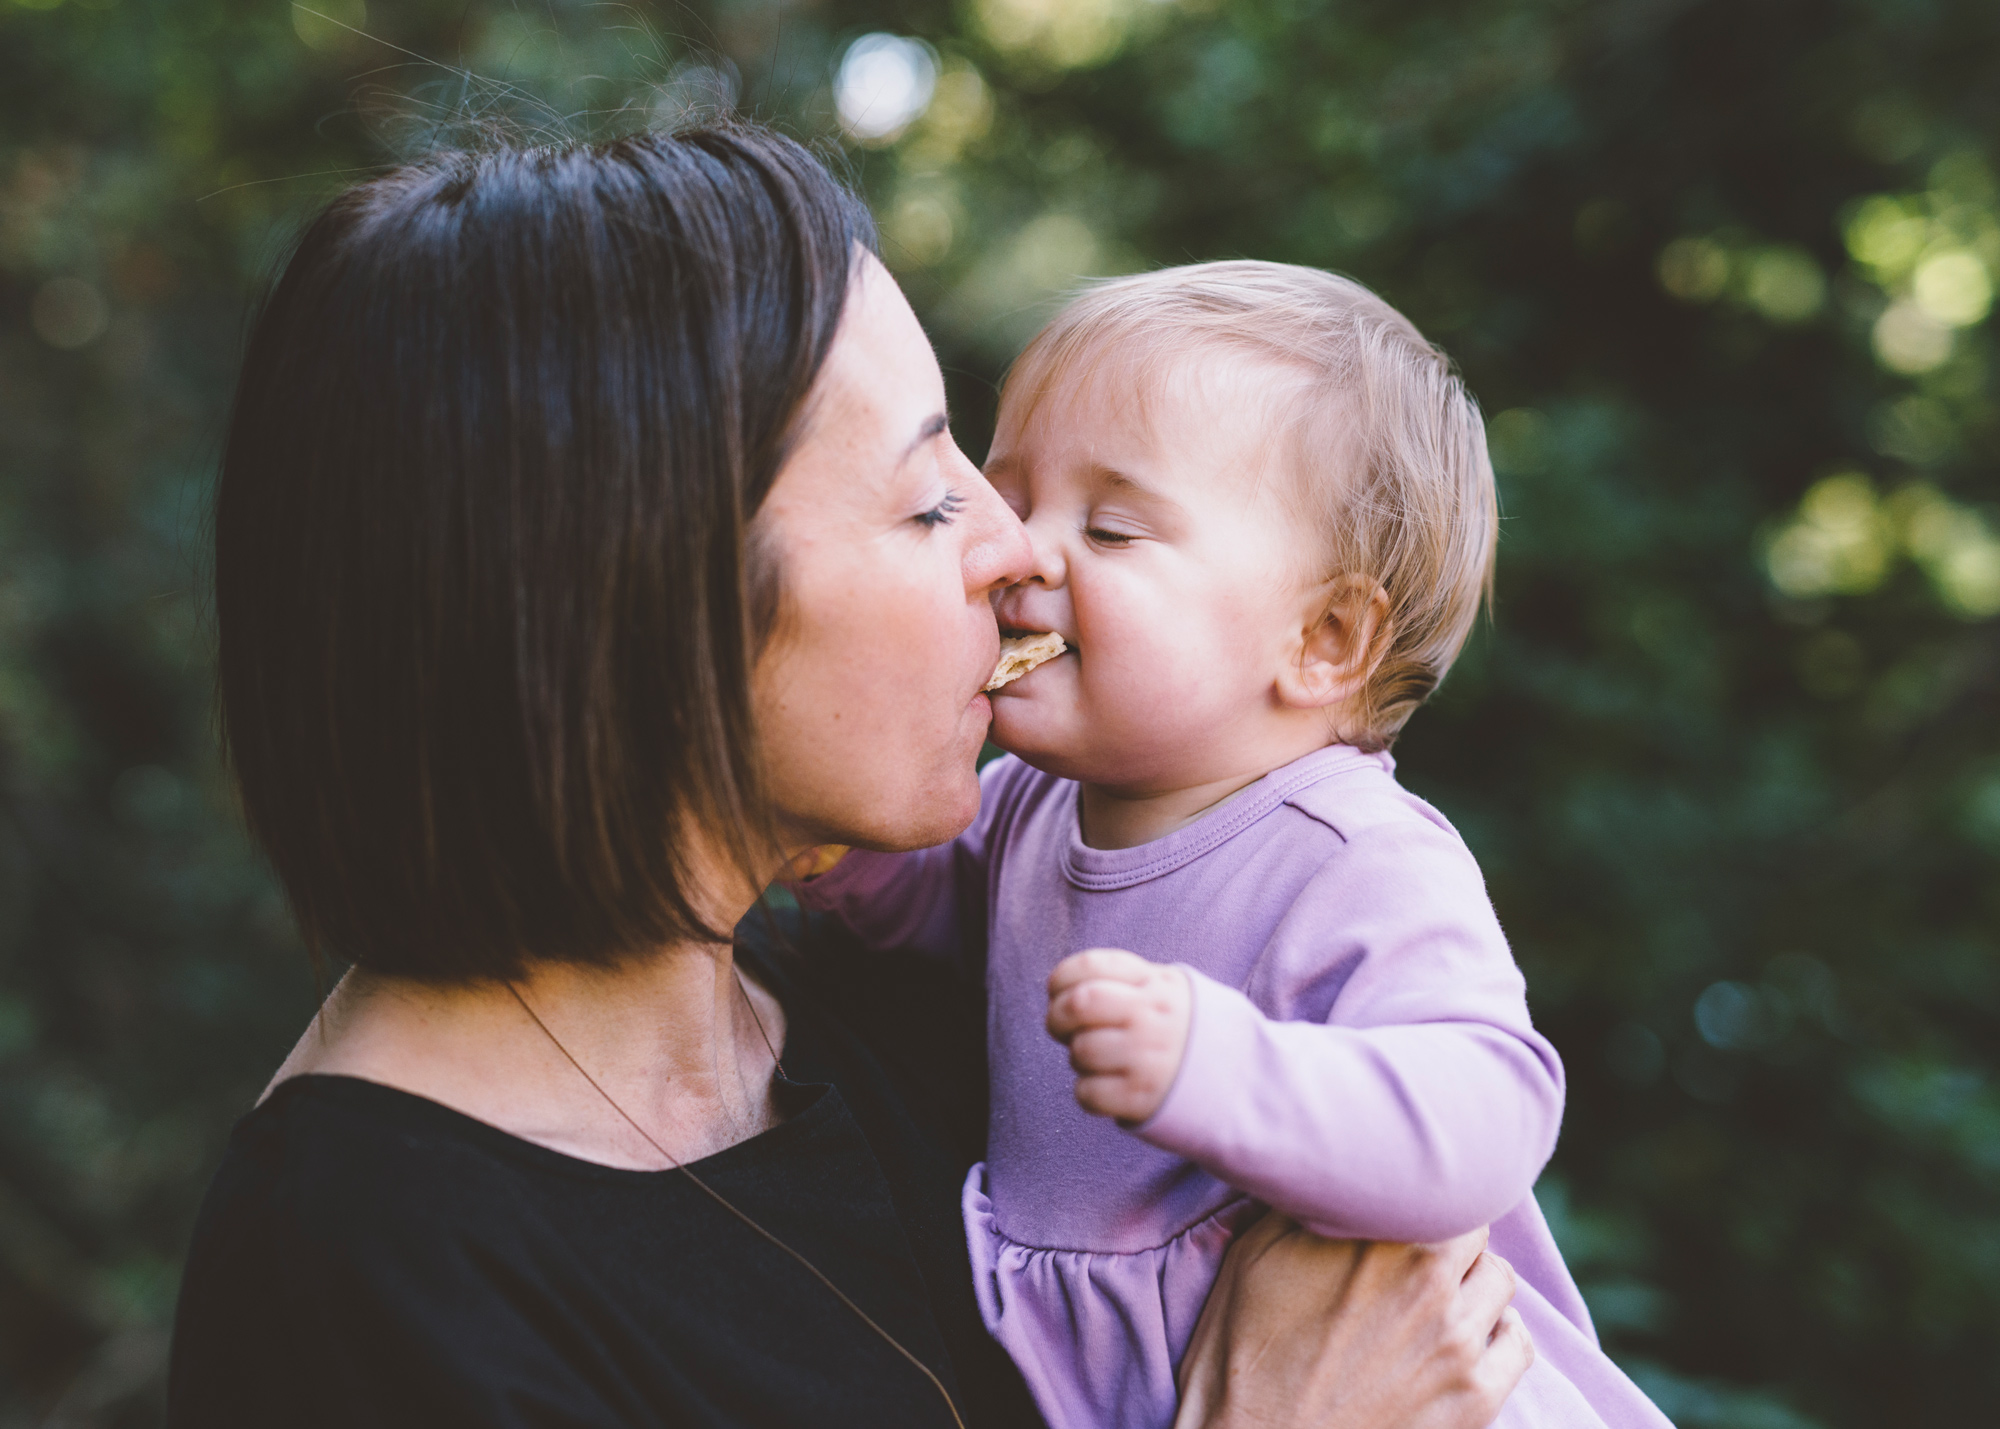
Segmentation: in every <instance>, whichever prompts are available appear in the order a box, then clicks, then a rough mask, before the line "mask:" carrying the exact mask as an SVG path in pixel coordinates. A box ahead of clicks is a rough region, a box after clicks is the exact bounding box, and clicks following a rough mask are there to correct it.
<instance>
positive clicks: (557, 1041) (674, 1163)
mask: <svg viewBox="0 0 2000 1429" xmlns="http://www.w3.org/2000/svg"><path fill="white" fill-rule="evenodd" d="M730 971H731V972H732V973H734V974H735V977H736V990H737V991H738V992H739V993H741V994H742V996H743V1005H744V1006H745V1007H747V1008H749V1009H750V1019H751V1021H753V1022H755V1023H756V1024H757V1032H758V1035H759V1036H761V1037H762V1038H763V1039H764V1048H765V1050H766V1051H768V1052H769V1053H770V1054H771V1065H772V1066H774V1067H776V1068H777V1070H778V1075H779V1076H781V1077H782V1076H784V1075H785V1068H784V1064H783V1063H781V1062H780V1061H779V1060H778V1049H777V1048H775V1047H773V1046H772V1045H771V1034H770V1033H769V1032H766V1031H765V1030H764V1019H763V1018H762V1017H759V1016H758V1015H757V1004H756V1003H754V1002H752V1001H751V1000H750V989H748V988H747V987H745V986H744V985H743V974H742V973H741V972H737V971H736V970H735V969H734V968H732V969H731V970H730ZM507 991H509V992H511V993H513V994H514V1001H516V1002H518V1003H520V1004H521V1011H523V1012H525V1013H527V1014H528V1017H529V1019H530V1020H531V1021H533V1022H534V1024H535V1026H537V1027H539V1028H541V1029H542V1035H543V1036H544V1037H546V1038H548V1039H549V1041H550V1042H551V1043H552V1044H554V1046H555V1049H556V1050H557V1051H558V1052H560V1053H562V1055H563V1060H564V1061H566V1062H568V1063H569V1064H570V1065H571V1066H572V1067H574V1068H576V1071H577V1075H578V1076H580V1077H582V1078H583V1079H584V1080H585V1081H586V1082H589V1083H590V1085H591V1088H592V1090H594V1091H595V1092H596V1093H597V1094H598V1095H599V1096H601V1097H603V1098H604V1102H605V1105H606V1106H609V1107H610V1108H611V1109H612V1110H613V1111H615V1112H617V1113H618V1115H619V1116H621V1117H622V1118H624V1120H625V1124H626V1125H627V1126H629V1127H631V1128H632V1129H633V1130H634V1131H636V1132H638V1133H639V1135H640V1136H642V1137H644V1138H645V1140H646V1144H647V1145H648V1146H650V1147H652V1148H653V1150H655V1151H657V1152H659V1153H660V1155H661V1156H663V1157H665V1158H666V1162H667V1165H668V1167H669V1168H671V1169H672V1170H675V1171H678V1172H680V1173H681V1175H683V1176H685V1177H687V1178H688V1180H690V1181H692V1182H694V1184H695V1185H696V1186H699V1187H700V1188H701V1190H702V1191H703V1192H704V1193H705V1194H706V1195H707V1196H708V1198H709V1199H710V1200H712V1201H714V1202H715V1203H716V1204H717V1205H718V1206H720V1207H722V1209H723V1210H725V1211H727V1212H729V1214H730V1215H732V1216H734V1217H736V1219H737V1220H739V1221H741V1222H743V1224H744V1225H746V1226H748V1227H749V1228H750V1229H751V1230H753V1231H755V1232H756V1233H757V1234H758V1235H760V1236H762V1237H763V1238H764V1239H765V1240H767V1241H769V1242H770V1243H771V1244H772V1245H774V1246H776V1247H777V1248H778V1249H779V1250H782V1251H783V1252H784V1253H785V1254H786V1255H789V1256H790V1257H791V1258H792V1259H793V1260H796V1261H797V1262H798V1263H799V1264H800V1265H802V1266H804V1267H805V1268H806V1271H807V1273H808V1274H810V1275H811V1276H812V1278H813V1279H815V1280H817V1281H818V1282H819V1283H820V1284H822V1285H824V1286H825V1287H826V1288H827V1289H828V1290H829V1291H831V1292H832V1293H833V1297H834V1298H835V1299H836V1300H838V1301H840V1303H841V1304H843V1305H845V1306H846V1307H847V1308H848V1309H850V1310H852V1311H853V1312H854V1313H855V1315H856V1316H857V1317H858V1318H859V1319H860V1321H861V1323H862V1324H864V1325H866V1326H867V1327H868V1328H869V1329H871V1330H873V1331H874V1332H875V1333H876V1334H877V1335H879V1336H880V1337H881V1338H882V1340H883V1342H884V1343H885V1344H887V1345H888V1346H889V1348H890V1349H892V1350H894V1351H895V1352H896V1353H897V1354H899V1355H901V1356H902V1357H903V1358H904V1359H906V1360H908V1361H909V1362H910V1363H911V1364H913V1365H915V1366H916V1368H917V1372H918V1373H920V1374H921V1375H923V1377H924V1378H925V1379H927V1380H929V1381H930V1382H931V1386H932V1388H934V1389H936V1390H937V1392H938V1394H939V1395H940V1396H941V1397H942V1398H943V1399H944V1407H945V1408H946V1409H947V1410H949V1411H950V1413H951V1420H952V1423H954V1424H956V1425H957V1426H958V1429H965V1421H964V1420H963V1419H961V1418H960V1417H959V1413H958V1406H957V1405H956V1404H954V1403H953V1402H952V1398H951V1392H950V1391H949V1390H947V1389H946V1388H945V1387H944V1382H943V1381H942V1380H940V1379H939V1378H938V1377H937V1376H936V1375H935V1374H933V1373H932V1372H931V1367H930V1366H929V1365H927V1364H925V1363H924V1362H923V1361H922V1360H920V1359H918V1358H917V1357H916V1356H915V1355H914V1354H912V1353H910V1351H909V1350H908V1349H906V1348H904V1346H903V1342H902V1341H901V1340H899V1339H897V1338H896V1337H895V1336H894V1335H892V1334H890V1333H889V1332H888V1331H887V1330H885V1329H883V1328H882V1327H881V1326H880V1325H878V1324H876V1323H875V1321H874V1319H873V1318H872V1317H871V1316H870V1315H869V1313H868V1312H867V1311H866V1310H864V1309H862V1308H861V1307H860V1306H859V1305H857V1304H855V1303H854V1302H853V1301H852V1300H850V1299H849V1298H848V1297H847V1293H846V1292H845V1291H843V1290H842V1289H841V1288H840V1287H839V1286H838V1285H835V1284H834V1283H833V1282H832V1281H831V1280H829V1279H827V1278H826V1275H825V1273H824V1272H823V1271H821V1270H820V1268H819V1267H818V1266H817V1265H814V1264H813V1263H812V1262H811V1261H810V1260H807V1259H806V1258H805V1257H804V1256H803V1255H801V1254H799V1253H798V1252H797V1251H796V1250H793V1249H792V1248H791V1247H790V1246H788V1245H786V1244H785V1243H784V1242H783V1241H781V1240H779V1239H778V1238H777V1237H776V1236H774V1235H772V1234H771V1233H770V1232H769V1231H767V1230H765V1229H764V1228H763V1227H762V1226H760V1225H758V1224H757V1222H755V1221H753V1220H751V1219H750V1217H749V1216H748V1215H747V1214H746V1213H745V1212H743V1211H740V1210H738V1209H737V1208H736V1206H735V1205H734V1204H732V1203H731V1202H730V1201H729V1200H728V1199H727V1198H726V1197H725V1196H724V1195H723V1194H722V1193H721V1192H720V1191H718V1190H716V1189H715V1187H713V1186H711V1185H709V1184H708V1182H706V1181H704V1180H702V1179H701V1177H699V1176H697V1175H695V1174H694V1172H692V1171H690V1170H689V1169H688V1168H687V1167H686V1166H684V1165H683V1164H682V1163H681V1162H680V1160H679V1159H678V1158H676V1157H675V1156H674V1154H673V1153H672V1152H670V1151H668V1150H667V1148H666V1147H664V1146H662V1145H660V1143H659V1142H658V1141H656V1140H654V1139H653V1134H652V1133H651V1132H649V1131H647V1130H646V1128H645V1127H643V1126H641V1125H639V1123H638V1122H636V1121H634V1120H633V1119H632V1114H631V1113H630V1112H628V1111H626V1110H625V1108H624V1107H622V1106H620V1105H618V1100H617V1098H615V1097H613V1096H612V1095H611V1093H610V1092H607V1091H606V1090H605V1089H604V1084H603V1083H602V1082H599V1081H598V1080H597V1078H595V1077H593V1076H591V1075H590V1073H589V1072H588V1071H586V1070H584V1065H583V1063H581V1062H579V1061H577V1059H576V1058H575V1057H574V1056H572V1055H571V1053H570V1050H569V1048H567V1047H565V1046H563V1044H562V1039H561V1038H560V1037H558V1036H556V1034H555V1033H554V1032H551V1031H550V1030H549V1024H548V1023H546V1022H544V1021H542V1019H541V1017H540V1015H539V1014H537V1013H536V1011H535V1009H534V1008H532V1007H530V1006H528V999H527V998H525V997H523V996H521V990H520V989H519V988H518V987H515V986H514V984H513V983H511V982H510V983H508V984H507Z"/></svg>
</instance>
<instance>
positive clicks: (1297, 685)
mask: <svg viewBox="0 0 2000 1429" xmlns="http://www.w3.org/2000/svg"><path fill="white" fill-rule="evenodd" d="M1390 623H1391V622H1390V620H1389V592H1388V591H1386V590H1384V589H1383V588H1382V583H1381V582H1380V581H1378V580H1376V579H1375V578H1374V577H1373V576H1364V575H1356V574H1353V573H1349V574H1347V575H1341V576H1335V577H1334V578H1333V579H1332V580H1330V581H1327V582H1325V583H1324V584H1321V585H1318V586H1315V587H1314V588H1313V589H1312V591H1311V592H1309V594H1308V603H1307V605H1306V607H1305V620H1304V621H1303V622H1302V623H1301V627H1300V634H1299V648H1298V658H1297V659H1296V660H1294V661H1291V662H1289V663H1288V665H1287V666H1286V667H1285V668H1284V669H1282V670H1280V671H1279V672H1278V698H1279V699H1280V700H1281V701H1283V702H1284V703H1285V704H1286V705H1287V706H1289V707H1290V708H1292V709H1333V708H1337V707H1338V706H1341V705H1344V704H1346V703H1347V702H1348V701H1349V700H1352V699H1353V698H1354V697H1355V696H1357V695H1359V694H1360V693H1361V690H1362V688H1363V687H1364V686H1366V685H1367V683H1368V680H1369V677H1370V676H1372V675H1373V674H1374V673H1375V669H1376V667H1377V666H1378V665H1380V664H1381V663H1382V657H1383V656H1384V655H1386V654H1387V653H1388V651H1389V633H1390V631H1389V627H1390Z"/></svg>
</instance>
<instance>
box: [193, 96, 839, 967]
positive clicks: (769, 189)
mask: <svg viewBox="0 0 2000 1429" xmlns="http://www.w3.org/2000/svg"><path fill="white" fill-rule="evenodd" d="M872 244H873V234H872V229H871V227H870V224H869V220H868V215H867V212H866V210H865V209H864V208H863V207H862V206H861V205H860V203H859V202H858V201H857V200H856V199H855V198H854V197H853V196H852V195H851V194H849V193H848V192H846V191H845V190H844V189H842V187H841V186H840V185H839V184H838V183H837V182H836V181H835V180H834V178H833V177H832V176H831V175H830V174H829V173H828V172H827V171H826V169H825V168H823V167H822V166H821V165H820V164H819V162H818V161H817V160H815V159H814V158H813V157H812V156H811V155H810V154H808V153H807V152H806V151H805V150H804V149H802V148H801V147H799V146H798V145H797V144H795V143H793V142H791V141H790V140H788V139H784V138H782V137H780V136H778V135H776V134H773V133H770V132H768V131H765V130H762V129H758V128H754V127H750V126H747V125H739V124H728V125H721V126H711V127H707V128H701V129H695V130H690V131H686V132H682V133H676V134H642V135H636V136H632V137H628V138H624V139H619V140H617V141H615V142H612V143H607V144H602V145H596V146H576V147H571V148H553V149H500V150H497V151H489V152H481V153H465V154H446V155H442V156H439V157H435V158H431V159H426V160H424V161H422V162H419V163H415V164H411V165H409V166H406V167H404V168H400V169H398V170H396V171H395V172H393V173H390V174H387V175H385V176H383V177H381V178H378V179H375V180H372V181H370V182H368V183H365V184H362V185H360V186H358V187H356V188H354V189H351V190H349V191H348V192H346V193H344V194H342V195H341V196H340V197H339V198H337V199H335V200H334V201H333V202H332V203H331V204H330V205H328V207H327V208H326V209H325V211H324V212H322V213H321V214H320V215H319V216H318V217H317V218H316V219H314V221H313V222H312V223H311V225H310V226H309V227H308V228H307V229H306V230H305V233H304V235H303V236H302V237H301V239H300V241H299V244H298V247H297V249H296V250H295V251H294V253H293V254H292V256H291V259H290V261H289V263H287V264H286V266H285V269H284V272H283V275H282V276H281V277H280V278H279V280H278V282H277V284H276V286H275V287H274V289H273V290H272V292H271V294H270V296H269V298H268V299H267V300H266V302H265V304H264V306H263V308H262V311H261V312H260V313H259V315H258V317H257V320H256V322H255V325H254V327H253V330H252V334H251V338H250V343H249V350H248V352H247V354H246V356H245V359H244V363H243V374H242V378H241V381H240V383H239V385H238V388H237V393H236V403H235V408H234V412H233V414H232V416H231V420H230V426H229V435H228V443H227V447H226V450H225V453H224V457H223V463H222V478H221V483H220V486H219V488H218V491H217V496H216V510H215V542H216V551H215V587H216V590H215V595H216V600H215V610H216V623H217V627H218V631H219V637H220V646H221V650H220V687H221V712H222V727H223V736H224V742H225V746H226V749H227V752H228V755H229V758H230V760H231V763H232V765H233V767H234V770H235V774H236V778H237V781H238V783H239V785H240V787H241V790H242V796H243V805H244V809H245V811H246V814H247V817H248V819H249V823H250V827H251V830H252V832H253V833H254V834H255V835H256V837H257V839H258V841H259V842H260V843H261V844H262V845H263V848H264V850H265V852H266V853H267V854H268V856H269V857H270V859H271V862H272V863H273V864H274V865H275V866H276V869H277V872H278V876H279V877H280V878H281V879H282V880H283V881H284V885H285V889H286V891H287V892H288V893H289V895H290V897H291V902H292V907H293V910H294V911H295V913H296V914H297V916H298V920H299V925H300V927H301V929H302V931H303V932H304V934H305V936H306V939H307V942H308V945H309V946H310V947H312V948H313V949H314V950H315V952H321V951H323V952H325V953H329V954H332V955H334V956H336V957H339V958H343V959H346V960H349V961H352V962H355V963H358V964H360V965H362V966H364V967H368V968H372V969H375V970H378V971H381V972H386V973H393V974H399V975H403V976H408V977H414V978H420V979H424V980H428V981H463V980H478V979H492V978H506V977H512V976H514V975H515V974H516V973H518V972H519V971H520V970H521V969H522V967H523V966H524V965H525V964H527V963H529V962H532V961H535V960H559V961H569V962H580V963H598V964H608V963H612V962H615V961H617V960H618V959H620V958H621V957H622V956H624V955H627V954H630V953H632V952H635V951H638V950H641V949H645V948H649V947H656V946H659V945H661V944H663V943H666V942H670V941H676V940H681V939H688V938H698V939H703V940H708V939H713V938H716V937H717V936H718V934H719V935H720V936H722V937H726V936H727V930H726V929H722V930H717V929H713V928H711V927H709V926H708V919H707V918H706V917H705V916H704V912H703V910H701V909H699V908H697V907H696V906H695V903H694V896H693V894H692V892H691V890H693V889H695V888H696V887H697V886H698V879H699V878H700V877H701V874H700V872H699V871H698V868H697V863H698V861H699V860H698V856H697V854H696V853H695V851H694V847H693V842H694V841H692V840H690V839H689V838H688V837H687V835H688V833H689V832H690V831H691V830H693V829H700V830H702V831H704V833H705V834H706V835H707V837H708V839H709V840H710V841H711V846H710V848H709V850H708V854H707V857H708V858H709V860H710V861H711V863H712V862H713V861H714V860H715V859H717V858H720V859H721V860H723V861H724V863H725V865H728V864H733V865H735V866H737V867H739V868H743V869H745V870H748V869H750V868H752V867H753V866H754V863H753V858H754V855H753V853H752V850H753V849H754V848H756V847H757V846H758V840H759V838H761V837H762V836H763V835H764V834H765V833H766V831H767V829H768V815H767V812H766V810H767V805H766V802H765V800H764V796H763V791H762V790H761V789H760V788H759V781H758V771H757V760H756V757H755V748H754V740H753V730H752V710H751V696H750V671H751V666H752V664H753V662H754V660H755V658H756V653H757V651H758V649H759V648H760V645H761V643H762V641H763V639H764V637H765V636H766V635H767V634H768V633H769V631H770V628H771V625H772V623H773V621H774V620H775V618H776V612H777V606H778V600H779V594H780V590H779V577H780V575H781V573H780V572H778V571H776V570H774V569H769V568H767V567H766V566H765V564H764V563H763V562H762V561H761V560H760V559H759V556H758V552H757V543H756V542H755V541H754V540H753V539H752V535H753V533H752V519H753V518H754V516H755V514H756V512H757V509H758V506H759V504H760V503H761V502H762V501H763V499H764V496H765V493H766V492H768V491H769V490H770V488H771V483H772V480H773V479H774V478H775V477H776V475H777V473H778V468H779V466H780V464H781V463H782V462H783V460H784V458H785V454H786V450H787V446H788V444H789V442H790V441H791V440H792V438H793V436H794V434H795V432H796V430H797V428H798V425H799V423H800V421H801V419H802V409H803V408H804V405H805V401H806V396H807V393H808V391H809V390H810V388H811V387H812V384H813V380H814V377H815V376H816V374H817V373H818V372H819V369H820V367H821V364H822V363H823V362H824V361H825V358H826V354H827V350H828V348H829V346H830V345H831V344H832V341H833V336H834V331H835V329H836V328H837V327H838V325H839V322H840V315H841V311H842V305H843V303H844V301H845V298H846V296H847V291H848V285H849V282H850V279H851V276H852V274H853V272H854V265H855V262H856V258H857V254H858V252H859V251H860V250H861V249H863V248H869V247H872ZM718 840H719V843H715V842H714V841H718Z"/></svg>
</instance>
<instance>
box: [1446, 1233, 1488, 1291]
mask: <svg viewBox="0 0 2000 1429" xmlns="http://www.w3.org/2000/svg"><path fill="white" fill-rule="evenodd" d="M1491 1237H1492V1231H1490V1230H1489V1229H1488V1228H1487V1227H1485V1226H1481V1227H1480V1228H1479V1229H1478V1230H1476V1231H1467V1232H1466V1233H1465V1234H1464V1235H1461V1236H1453V1237H1452V1238H1451V1239H1450V1240H1448V1241H1444V1242H1441V1243H1440V1244H1439V1245H1437V1246H1436V1247H1435V1249H1436V1251H1437V1256H1438V1259H1439V1261H1440V1262H1441V1263H1442V1264H1443V1265H1444V1266H1445V1268H1446V1269H1448V1270H1450V1272H1451V1273H1452V1274H1453V1275H1454V1276H1456V1277H1457V1278H1459V1279H1460V1280H1463V1279H1464V1278H1465V1277H1466V1276H1468V1275H1470V1274H1471V1273H1472V1270H1473V1267H1474V1266H1476V1265H1477V1264H1478V1263H1479V1257H1480V1256H1481V1255H1483V1254H1484V1253H1485V1251H1486V1242H1487V1241H1488V1240H1489V1239H1490V1238H1491Z"/></svg>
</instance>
